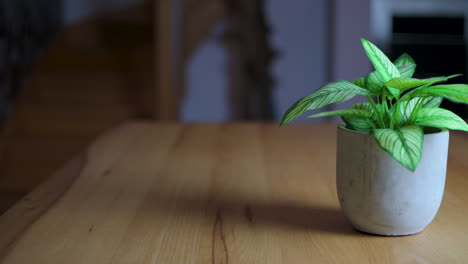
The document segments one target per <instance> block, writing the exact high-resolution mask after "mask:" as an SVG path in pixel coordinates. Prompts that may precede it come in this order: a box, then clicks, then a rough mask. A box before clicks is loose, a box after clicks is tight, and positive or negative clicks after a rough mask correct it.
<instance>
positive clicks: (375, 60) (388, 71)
mask: <svg viewBox="0 0 468 264" xmlns="http://www.w3.org/2000/svg"><path fill="white" fill-rule="evenodd" d="M361 42H362V46H363V47H364V50H365V51H366V54H367V57H369V59H370V61H371V62H372V65H374V68H375V70H376V71H377V73H378V74H379V76H380V77H381V79H382V80H383V81H388V80H390V79H393V78H397V77H400V76H401V75H400V72H399V71H398V69H397V67H396V66H395V65H394V64H393V63H392V62H391V61H390V60H389V59H388V58H387V56H386V55H385V54H384V53H383V52H382V51H381V50H380V49H379V48H377V46H375V45H374V44H372V43H371V42H369V41H367V40H365V39H361Z"/></svg>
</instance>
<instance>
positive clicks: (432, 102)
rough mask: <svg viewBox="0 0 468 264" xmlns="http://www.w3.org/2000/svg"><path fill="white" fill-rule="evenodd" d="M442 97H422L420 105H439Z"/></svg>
mask: <svg viewBox="0 0 468 264" xmlns="http://www.w3.org/2000/svg"><path fill="white" fill-rule="evenodd" d="M443 99H444V98H443V97H440V96H431V97H427V98H425V99H424V102H423V105H422V107H439V106H440V104H441V103H442V100H443Z"/></svg>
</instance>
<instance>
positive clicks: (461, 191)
mask: <svg viewBox="0 0 468 264" xmlns="http://www.w3.org/2000/svg"><path fill="white" fill-rule="evenodd" d="M335 136H336V125H292V126H289V127H286V128H281V129H279V128H277V127H276V125H274V124H259V123H250V124H249V123H246V124H192V125H180V124H154V123H142V122H130V123H127V124H125V125H122V126H121V127H119V128H117V129H114V130H112V131H110V132H108V133H107V134H105V135H103V136H102V137H101V138H99V139H98V140H97V141H96V142H95V143H94V144H93V145H92V146H90V147H89V148H88V149H87V150H86V151H85V152H84V153H83V154H82V155H80V156H78V157H77V158H76V159H74V160H72V161H70V162H69V163H68V164H67V165H66V166H65V167H64V168H63V169H62V170H60V171H59V172H57V173H56V174H55V175H54V176H53V177H52V178H51V179H50V180H49V181H47V182H46V183H44V184H43V185H41V186H40V187H38V188H37V189H36V190H35V191H34V192H33V193H31V194H30V195H29V196H28V197H26V198H25V199H23V200H22V201H20V202H19V203H18V204H16V206H15V207H13V208H12V209H11V210H9V211H8V212H7V213H6V214H4V215H3V216H1V217H0V262H1V263H48V264H51V263H52V264H54V263H165V264H167V263H176V264H179V263H268V264H274V263H468V224H467V223H468V191H467V190H468V179H467V171H468V170H467V169H468V162H467V161H468V160H467V158H466V155H467V153H468V152H467V149H468V138H467V137H465V136H463V135H460V134H454V133H452V135H451V145H450V154H449V168H448V175H447V186H446V192H445V196H444V200H443V203H442V207H441V209H440V211H439V214H438V215H437V216H436V219H435V220H434V222H433V223H432V224H431V225H429V227H428V228H427V229H426V230H425V231H424V232H422V233H420V234H417V235H414V236H408V237H379V236H371V235H367V234H363V233H359V232H357V231H355V230H354V229H353V228H352V227H351V226H350V224H349V223H348V222H347V220H346V219H345V218H344V216H343V214H342V212H341V211H340V208H339V204H338V200H337V195H336V190H335V148H336V143H335Z"/></svg>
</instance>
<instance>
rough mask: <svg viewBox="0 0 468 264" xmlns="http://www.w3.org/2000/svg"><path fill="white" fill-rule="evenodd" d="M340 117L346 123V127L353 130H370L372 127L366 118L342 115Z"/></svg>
mask: <svg viewBox="0 0 468 264" xmlns="http://www.w3.org/2000/svg"><path fill="white" fill-rule="evenodd" d="M341 119H343V121H344V122H345V123H346V127H348V128H349V129H352V130H354V131H359V132H370V131H371V130H372V129H373V127H372V125H371V120H369V119H368V118H359V117H347V116H342V117H341Z"/></svg>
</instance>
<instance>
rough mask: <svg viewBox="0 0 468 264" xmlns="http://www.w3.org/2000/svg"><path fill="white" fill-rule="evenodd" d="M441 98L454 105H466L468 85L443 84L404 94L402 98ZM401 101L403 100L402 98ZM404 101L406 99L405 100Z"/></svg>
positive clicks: (467, 102)
mask: <svg viewBox="0 0 468 264" xmlns="http://www.w3.org/2000/svg"><path fill="white" fill-rule="evenodd" d="M429 96H442V97H444V98H447V99H448V100H450V101H453V102H455V103H465V104H468V85H466V84H444V85H435V86H428V87H422V88H418V89H415V90H413V91H410V92H409V93H407V94H405V96H404V97H408V98H412V97H429ZM402 99H403V98H402ZM405 99H406V98H405Z"/></svg>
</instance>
